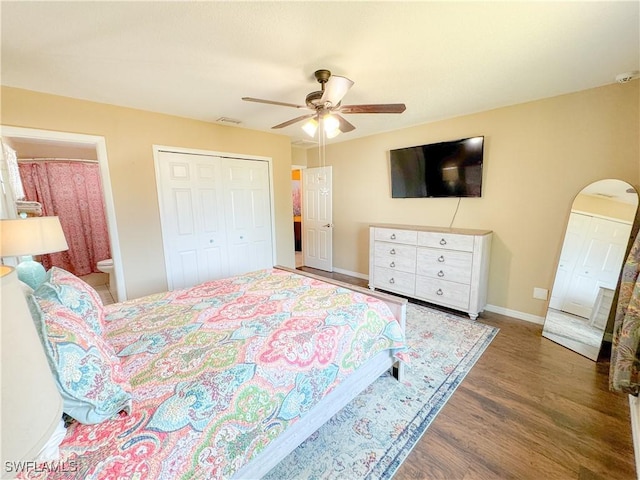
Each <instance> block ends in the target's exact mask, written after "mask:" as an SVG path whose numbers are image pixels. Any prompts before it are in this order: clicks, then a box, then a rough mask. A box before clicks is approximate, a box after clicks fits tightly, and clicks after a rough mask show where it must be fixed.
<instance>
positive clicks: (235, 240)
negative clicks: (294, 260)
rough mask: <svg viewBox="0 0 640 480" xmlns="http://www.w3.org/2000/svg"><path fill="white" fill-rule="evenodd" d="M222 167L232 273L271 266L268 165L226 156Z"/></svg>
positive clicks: (271, 247)
mask: <svg viewBox="0 0 640 480" xmlns="http://www.w3.org/2000/svg"><path fill="white" fill-rule="evenodd" d="M222 170H223V177H224V197H225V198H224V205H225V217H226V220H227V223H226V233H227V244H228V255H229V269H230V274H231V275H236V274H241V273H246V272H250V271H253V270H259V269H262V268H270V267H272V266H273V253H272V252H273V246H272V241H271V207H270V202H269V199H270V194H269V165H268V164H267V162H261V161H247V160H237V159H231V158H225V159H223V161H222Z"/></svg>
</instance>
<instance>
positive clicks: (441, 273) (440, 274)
mask: <svg viewBox="0 0 640 480" xmlns="http://www.w3.org/2000/svg"><path fill="white" fill-rule="evenodd" d="M438 276H439V277H441V278H442V277H444V272H443V271H442V270H440V271H439V272H438Z"/></svg>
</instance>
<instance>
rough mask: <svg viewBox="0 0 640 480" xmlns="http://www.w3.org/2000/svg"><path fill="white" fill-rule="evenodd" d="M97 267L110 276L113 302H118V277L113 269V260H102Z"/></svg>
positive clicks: (110, 290)
mask: <svg viewBox="0 0 640 480" xmlns="http://www.w3.org/2000/svg"><path fill="white" fill-rule="evenodd" d="M96 267H97V268H98V270H100V271H101V272H103V273H106V274H108V275H109V293H111V296H112V297H113V301H114V302H117V301H118V287H117V286H116V276H115V273H114V269H113V259H112V258H107V259H106V260H100V261H99V262H98V263H97V264H96Z"/></svg>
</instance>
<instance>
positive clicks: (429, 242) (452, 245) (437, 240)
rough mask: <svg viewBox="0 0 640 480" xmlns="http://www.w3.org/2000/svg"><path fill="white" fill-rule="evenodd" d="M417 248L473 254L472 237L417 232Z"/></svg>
mask: <svg viewBox="0 0 640 480" xmlns="http://www.w3.org/2000/svg"><path fill="white" fill-rule="evenodd" d="M418 246H420V247H433V248H446V249H447V250H460V251H463V252H473V236H471V235H457V234H453V233H438V232H418Z"/></svg>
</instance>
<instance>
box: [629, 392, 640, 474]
mask: <svg viewBox="0 0 640 480" xmlns="http://www.w3.org/2000/svg"><path fill="white" fill-rule="evenodd" d="M629 413H630V414H631V436H632V437H633V453H634V456H635V459H636V478H638V480H640V400H638V397H634V396H633V395H629Z"/></svg>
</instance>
